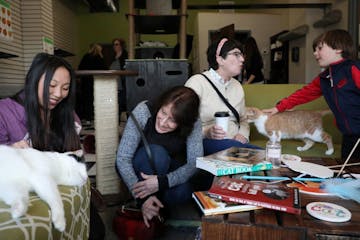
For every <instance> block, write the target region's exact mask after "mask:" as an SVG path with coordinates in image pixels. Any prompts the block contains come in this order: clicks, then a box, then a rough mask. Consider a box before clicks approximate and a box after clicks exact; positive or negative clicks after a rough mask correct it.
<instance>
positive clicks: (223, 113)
mask: <svg viewBox="0 0 360 240" xmlns="http://www.w3.org/2000/svg"><path fill="white" fill-rule="evenodd" d="M214 116H215V117H228V116H230V115H229V112H216V113H215V115H214Z"/></svg>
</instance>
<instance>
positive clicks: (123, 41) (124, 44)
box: [111, 38, 126, 50]
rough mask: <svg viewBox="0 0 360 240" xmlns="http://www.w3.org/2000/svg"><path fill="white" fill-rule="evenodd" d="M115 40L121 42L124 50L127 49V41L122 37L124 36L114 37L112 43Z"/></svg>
mask: <svg viewBox="0 0 360 240" xmlns="http://www.w3.org/2000/svg"><path fill="white" fill-rule="evenodd" d="M115 41H118V42H119V43H120V46H121V48H122V49H123V50H125V49H126V42H125V40H124V39H122V38H114V39H113V40H112V41H111V43H112V44H114V43H115Z"/></svg>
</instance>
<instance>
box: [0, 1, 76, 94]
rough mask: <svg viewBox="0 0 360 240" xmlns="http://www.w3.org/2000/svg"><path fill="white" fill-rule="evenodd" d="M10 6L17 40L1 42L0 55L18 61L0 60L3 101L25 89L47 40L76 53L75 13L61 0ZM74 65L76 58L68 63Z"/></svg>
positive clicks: (16, 2) (13, 3)
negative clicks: (32, 66) (31, 68)
mask: <svg viewBox="0 0 360 240" xmlns="http://www.w3.org/2000/svg"><path fill="white" fill-rule="evenodd" d="M8 2H10V9H11V11H12V19H11V20H12V22H13V31H14V34H13V36H14V39H13V40H11V41H7V40H3V39H0V51H2V52H5V53H11V54H15V55H17V56H18V57H16V58H10V59H0V86H1V87H0V97H5V96H10V95H13V94H14V93H16V92H17V91H18V90H20V89H21V88H22V87H23V84H24V80H25V74H26V72H27V70H28V69H29V67H30V64H31V62H32V59H33V58H34V56H35V55H36V54H37V53H39V52H42V51H43V42H42V39H43V37H48V38H50V39H53V41H54V44H55V46H56V47H60V48H62V49H64V50H66V51H68V52H75V50H76V48H77V46H76V41H75V40H76V35H77V34H76V33H77V27H76V26H77V24H76V20H75V15H74V13H73V12H72V11H71V10H70V9H68V8H66V7H65V6H63V5H62V4H61V2H59V1H58V0H31V1H30V0H13V1H8ZM67 60H68V61H69V62H70V63H73V62H74V58H68V59H67Z"/></svg>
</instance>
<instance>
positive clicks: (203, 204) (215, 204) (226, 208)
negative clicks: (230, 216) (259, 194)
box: [192, 191, 261, 216]
mask: <svg viewBox="0 0 360 240" xmlns="http://www.w3.org/2000/svg"><path fill="white" fill-rule="evenodd" d="M192 197H193V198H194V200H195V202H196V203H197V205H198V206H199V208H200V209H201V211H202V212H203V213H204V215H205V216H208V215H216V214H225V213H235V212H243V211H250V210H256V209H259V208H261V207H257V206H254V205H244V204H238V203H234V202H225V201H222V200H221V199H218V198H213V197H211V196H210V195H209V194H208V193H207V192H206V191H199V192H194V193H193V194H192Z"/></svg>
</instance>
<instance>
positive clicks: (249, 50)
mask: <svg viewBox="0 0 360 240" xmlns="http://www.w3.org/2000/svg"><path fill="white" fill-rule="evenodd" d="M244 55H245V64H246V68H247V69H251V68H252V66H251V64H252V62H253V61H252V59H258V61H259V62H260V65H259V66H257V67H258V68H263V67H264V63H263V60H262V57H261V54H260V51H259V48H258V45H257V44H256V41H255V38H253V37H249V38H247V39H246V41H245V44H244ZM259 62H257V64H259Z"/></svg>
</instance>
